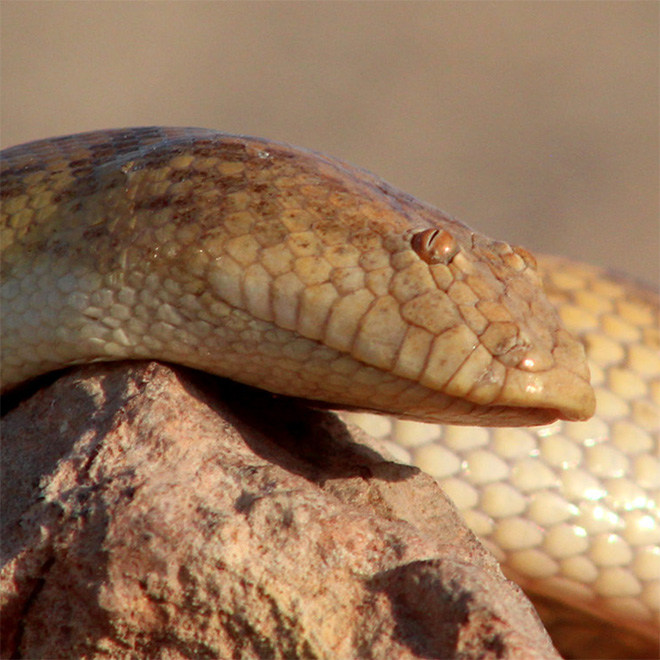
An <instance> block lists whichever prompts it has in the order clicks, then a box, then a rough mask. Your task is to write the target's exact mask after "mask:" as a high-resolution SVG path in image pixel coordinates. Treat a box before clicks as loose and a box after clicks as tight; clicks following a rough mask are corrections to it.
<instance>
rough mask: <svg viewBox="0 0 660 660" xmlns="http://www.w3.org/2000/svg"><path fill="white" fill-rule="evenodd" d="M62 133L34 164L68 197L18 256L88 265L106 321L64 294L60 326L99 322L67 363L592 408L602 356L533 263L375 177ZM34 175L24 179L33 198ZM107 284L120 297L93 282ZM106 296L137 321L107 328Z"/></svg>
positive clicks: (535, 418) (201, 147)
mask: <svg viewBox="0 0 660 660" xmlns="http://www.w3.org/2000/svg"><path fill="white" fill-rule="evenodd" d="M28 146H30V145H28ZM47 147H48V148H45V147H44V145H43V144H40V149H39V150H37V151H36V152H35V154H36V155H35V156H34V157H32V160H30V161H29V162H30V163H31V167H32V174H31V176H34V174H33V172H34V168H35V167H37V166H38V165H37V164H35V163H36V161H35V159H38V162H39V163H45V165H43V170H44V172H46V173H48V177H52V181H53V182H54V183H51V184H47V181H50V180H51V179H44V178H43V177H42V178H41V179H40V186H41V188H40V189H41V190H43V188H44V185H52V186H55V187H58V186H59V188H58V190H57V191H56V193H57V194H56V195H55V196H54V198H55V197H56V198H57V199H58V200H62V201H60V202H59V206H56V207H55V208H54V209H52V211H49V213H48V214H47V217H48V221H47V222H44V223H43V224H42V225H40V226H38V227H35V228H34V229H33V231H31V233H30V235H27V234H26V235H25V236H24V237H22V238H21V240H22V241H24V243H23V244H18V247H17V246H16V245H14V246H13V248H11V249H12V250H14V252H13V253H12V254H14V256H13V257H12V259H13V262H12V263H16V264H18V266H17V268H18V270H20V269H21V268H22V266H21V260H23V261H25V260H27V259H28V257H27V256H26V257H21V254H25V255H32V256H30V257H29V258H30V259H33V260H34V263H31V264H29V266H28V270H29V269H32V270H35V269H38V268H39V267H41V266H39V263H38V262H39V260H40V259H41V260H43V259H45V258H46V257H43V255H48V257H47V258H49V259H53V260H55V261H57V260H58V259H59V261H58V265H57V266H56V267H54V268H53V270H54V271H55V272H63V266H62V263H61V260H62V256H61V255H63V254H64V255H65V256H64V258H65V259H67V260H68V262H69V263H71V264H72V268H71V269H70V270H71V272H69V273H67V274H66V276H67V277H68V280H67V284H66V286H67V287H68V288H69V289H71V288H72V287H75V286H76V284H75V282H74V280H75V279H76V278H79V279H80V282H81V285H80V286H81V287H87V290H86V293H85V295H86V296H88V297H89V299H90V300H94V301H95V304H94V305H91V304H90V310H93V315H94V318H93V319H92V320H93V323H92V320H90V318H89V316H90V314H92V311H89V310H88V311H86V310H85V309H82V310H81V303H80V300H81V298H80V296H79V297H78V298H77V301H78V302H77V305H78V309H76V310H70V311H67V307H66V305H67V304H68V303H66V302H63V303H61V307H62V310H63V311H58V312H57V313H58V314H60V317H61V320H60V321H59V323H60V325H62V324H65V325H66V327H67V328H74V329H75V327H76V324H78V325H80V326H81V330H80V332H79V333H78V335H77V336H76V335H75V333H74V332H73V330H72V331H71V340H70V344H71V347H70V350H69V348H68V345H67V344H66V341H68V337H65V336H64V333H62V332H60V333H59V337H58V342H59V343H58V346H57V350H58V355H62V356H64V357H63V358H62V361H63V362H68V363H73V362H82V361H88V360H90V359H94V360H99V359H110V358H111V357H112V358H117V357H128V358H144V357H149V358H157V359H164V360H169V361H173V362H181V363H185V364H188V365H191V366H194V367H198V368H201V369H205V370H207V371H211V372H214V373H218V374H220V375H223V376H229V377H232V378H235V379H238V380H241V381H243V382H246V383H248V384H252V385H256V386H260V387H264V388H266V389H270V390H272V391H274V392H278V393H282V394H288V395H293V396H298V397H304V398H307V399H312V400H317V401H324V402H326V403H329V404H331V405H334V406H337V407H353V408H361V409H366V410H374V411H379V412H386V413H390V414H399V415H404V416H407V417H411V418H414V419H420V420H425V421H444V422H450V423H466V424H490V425H528V424H537V423H546V422H549V421H552V420H554V419H556V418H564V419H584V418H587V417H589V416H590V415H591V414H592V413H593V410H594V395H593V391H592V389H591V387H590V385H589V372H588V368H587V365H586V361H585V356H584V351H583V349H582V346H581V345H580V344H579V343H578V342H577V341H576V340H575V339H573V338H572V337H571V336H570V335H569V334H568V333H567V332H566V330H564V328H563V327H562V326H561V323H560V321H559V319H558V316H557V314H556V313H555V310H554V309H553V308H552V306H551V305H550V303H549V302H548V300H547V299H546V297H545V294H544V292H543V290H542V285H541V281H540V278H539V275H538V274H537V271H536V266H535V263H534V259H533V258H532V257H531V256H530V255H529V254H528V253H527V252H526V251H524V250H522V249H519V248H512V247H510V246H509V245H507V244H506V243H501V242H495V241H491V240H489V239H487V238H486V237H484V236H481V235H480V234H477V233H475V232H473V231H471V230H470V229H468V228H467V227H465V226H464V225H462V224H460V223H459V222H457V221H455V220H452V219H451V218H448V217H447V216H445V215H444V214H442V213H441V212H439V211H438V210H436V209H434V208H432V207H430V206H428V205H425V204H423V203H421V202H419V201H417V200H415V199H414V198H412V197H410V196H408V195H406V194H404V193H402V192H400V191H398V190H396V189H394V188H393V187H391V186H389V185H388V184H386V183H384V182H383V181H382V180H380V179H378V178H377V177H374V176H373V175H370V174H369V173H367V172H364V171H362V170H358V169H355V168H353V167H351V166H349V165H347V164H345V163H343V162H341V161H337V160H334V159H331V158H328V157H326V156H323V155H321V154H316V153H312V152H308V151H304V150H300V149H295V148H291V147H289V146H286V145H282V144H277V143H272V142H268V141H265V140H258V139H252V138H242V137H233V136H228V135H225V134H222V133H215V132H212V131H201V130H197V129H131V130H129V131H108V132H103V133H99V134H88V135H82V136H78V137H77V138H76V139H74V140H71V139H69V140H68V142H66V143H62V144H55V143H54V142H52V143H49V144H48V145H47ZM51 151H52V152H53V153H55V155H53V156H49V155H48V154H49V153H50V152H51ZM98 154H103V155H104V156H105V160H104V161H102V162H97V160H98ZM108 154H110V155H108ZM22 157H23V158H24V160H25V154H22ZM49 159H50V161H52V162H50V161H49ZM28 160H29V159H28ZM68 162H71V163H75V167H76V168H77V170H75V171H74V169H73V168H70V169H68V170H67V167H68V166H67V163H68ZM10 165H11V164H10ZM22 167H23V168H24V166H23V165H21V163H20V162H17V164H16V166H15V167H14V168H13V169H12V167H11V166H10V167H9V168H8V170H7V171H8V172H18V174H17V176H20V172H21V171H23V170H22V169H21V168H22ZM76 171H79V172H83V173H86V174H85V175H84V176H86V177H88V179H89V180H85V181H80V180H76ZM90 171H91V175H90V174H89V172H90ZM44 176H46V175H44ZM44 181H46V184H45V183H44ZM19 183H20V182H17V181H13V182H12V186H11V188H12V190H13V189H15V190H16V191H17V192H16V194H17V195H23V197H21V199H23V200H24V197H25V195H26V194H27V193H26V187H25V186H23V185H22V184H21V185H19ZM27 192H29V190H28V191H27ZM11 204H12V202H11V201H10V202H8V208H12V206H11ZM21 205H22V206H21V207H22V208H23V207H24V205H25V202H24V201H22V202H21ZM35 224H38V223H35ZM53 236H54V237H55V238H53ZM30 241H31V242H32V243H31V244H29V245H28V243H29V242H30ZM49 241H51V242H52V246H50V247H49ZM35 246H38V247H35ZM35 254H36V255H41V256H36V257H35V256H34V255H35ZM9 261H11V260H9ZM64 266H66V264H64ZM41 269H42V270H43V268H41ZM64 271H66V268H64ZM94 278H96V279H94ZM96 280H98V286H99V288H102V289H103V291H104V292H105V293H104V296H105V298H103V297H102V296H96V297H94V296H91V295H89V290H88V289H89V286H90V284H89V283H90V282H91V281H94V282H96ZM104 299H107V300H110V301H111V303H114V307H113V308H112V309H116V308H117V307H118V305H119V303H120V302H121V308H122V311H121V313H122V315H123V316H124V317H126V315H127V314H128V315H129V316H130V317H131V318H129V319H128V320H126V321H125V322H123V324H122V323H121V321H119V322H117V323H114V322H113V323H109V322H108V323H105V322H104V320H103V318H101V317H102V315H103V314H104V313H106V312H105V311H104V309H102V308H101V309H100V303H99V302H98V301H99V300H104ZM122 301H132V302H130V303H129V302H122ZM111 303H108V305H110V304H111ZM101 307H102V306H101ZM125 308H128V309H127V310H126V309H125ZM112 309H110V307H109V309H108V312H107V313H108V314H109V315H111V314H112ZM74 314H78V316H81V318H82V319H83V320H81V321H80V322H78V320H72V317H73V315H74ZM85 314H87V327H84V319H85ZM77 318H78V317H76V319H77ZM99 318H100V319H101V320H99ZM92 325H93V326H94V328H96V327H98V331H97V330H96V329H94V328H92V327H91V326H92ZM106 326H107V328H109V330H108V332H107V333H106V329H105V328H106ZM103 333H106V334H103ZM117 337H118V338H119V339H121V341H119V339H117ZM104 342H105V344H104ZM27 352H29V351H27ZM67 356H68V357H67ZM36 369H37V370H39V369H40V370H41V371H43V370H44V369H45V368H44V367H42V366H39V367H36Z"/></svg>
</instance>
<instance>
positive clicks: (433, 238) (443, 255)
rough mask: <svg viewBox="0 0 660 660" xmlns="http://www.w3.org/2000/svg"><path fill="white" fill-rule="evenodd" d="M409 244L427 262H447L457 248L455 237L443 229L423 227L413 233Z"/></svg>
mask: <svg viewBox="0 0 660 660" xmlns="http://www.w3.org/2000/svg"><path fill="white" fill-rule="evenodd" d="M410 245H411V247H412V249H413V250H415V252H417V254H418V255H419V258H420V259H422V261H426V263H427V264H448V263H449V262H450V261H451V260H452V259H453V258H454V257H455V256H456V253H457V252H458V250H459V246H458V243H457V242H456V239H455V238H454V237H453V236H452V235H451V234H450V233H449V232H448V231H446V230H445V229H424V230H423V231H420V232H417V233H416V234H413V237H412V239H411V240H410Z"/></svg>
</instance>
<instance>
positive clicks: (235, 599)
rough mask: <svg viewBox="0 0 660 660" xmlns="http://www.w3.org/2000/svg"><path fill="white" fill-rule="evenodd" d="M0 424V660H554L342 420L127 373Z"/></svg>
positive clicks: (73, 383)
mask: <svg viewBox="0 0 660 660" xmlns="http://www.w3.org/2000/svg"><path fill="white" fill-rule="evenodd" d="M2 433H3V445H2V470H3V473H2V484H3V487H2V498H3V499H2V543H3V559H2V572H1V574H0V577H1V580H2V581H1V586H2V599H1V611H0V615H1V619H2V657H3V658H11V657H21V658H86V659H92V658H95V659H96V658H104V659H106V658H122V659H123V658H126V659H128V658H163V659H165V658H166V659H174V658H177V659H178V658H328V659H332V660H336V659H341V658H374V659H375V658H383V659H384V658H387V659H388V660H389V659H392V658H461V660H470V659H472V658H474V659H476V658H480V659H487V658H503V659H504V658H520V659H524V660H532V659H534V658H557V657H558V656H557V655H556V653H555V651H554V650H553V647H552V645H551V643H550V641H549V638H548V637H547V635H546V633H545V631H544V630H543V628H542V626H541V625H540V623H539V621H538V619H537V617H536V615H535V613H534V611H533V609H532V607H531V605H530V604H529V602H528V601H527V600H526V599H525V597H524V596H523V595H522V593H521V592H520V590H519V589H518V588H517V587H516V586H514V585H513V584H512V583H510V582H508V581H506V580H505V579H504V578H503V577H502V574H501V573H500V570H499V567H498V566H497V564H496V562H495V561H494V559H492V557H491V556H490V555H489V554H487V553H486V552H485V550H484V549H483V548H482V546H481V545H480V544H479V542H478V541H477V540H476V539H475V538H474V536H473V535H472V534H471V533H470V532H469V531H468V530H467V529H466V528H465V526H464V525H463V523H462V521H461V519H460V517H459V516H458V514H457V513H456V511H455V509H454V507H453V506H452V505H451V503H450V502H449V501H448V500H447V499H446V498H445V496H444V495H443V493H442V492H441V491H440V490H439V488H438V486H437V485H436V483H435V481H434V480H433V479H431V478H430V477H427V476H425V475H423V474H422V473H420V472H419V471H418V470H416V469H414V468H411V467H407V466H403V465H398V464H395V463H392V462H388V461H387V460H385V459H384V458H383V456H382V455H381V453H379V452H380V451H381V448H380V447H379V446H378V445H377V444H376V443H375V442H374V441H373V440H371V439H369V438H367V437H366V436H364V435H361V434H358V432H357V431H355V430H351V431H349V430H348V429H347V428H346V426H345V425H344V423H343V422H342V421H341V420H340V419H339V418H337V417H336V416H335V415H334V414H332V413H326V412H319V411H316V410H311V409H309V408H307V407H306V406H305V405H303V404H301V403H300V402H295V401H291V400H289V399H285V398H281V397H277V396H274V395H270V394H267V393H264V392H259V391H256V390H252V389H249V388H245V387H242V386H240V385H237V384H235V383H230V382H227V381H222V380H219V379H214V378H211V377H207V376H205V375H201V374H197V373H194V372H190V371H187V370H185V369H176V370H173V369H170V368H168V367H165V366H162V365H159V364H156V363H132V364H127V363H124V364H121V363H119V364H114V365H94V366H90V367H85V368H81V369H78V370H75V371H71V372H70V373H68V374H65V375H64V376H63V377H61V378H60V379H58V380H57V381H55V382H54V383H52V384H51V385H49V386H46V387H44V388H43V389H41V390H39V391H38V392H37V393H36V394H34V396H32V397H31V398H29V399H27V400H25V401H24V402H23V403H21V404H20V405H19V406H18V407H17V408H15V409H14V410H12V411H10V412H9V413H7V415H6V416H5V418H4V419H3V422H2ZM353 438H356V439H358V440H359V443H360V444H357V443H356V442H355V441H354V439H353Z"/></svg>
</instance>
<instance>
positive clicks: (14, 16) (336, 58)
mask: <svg viewBox="0 0 660 660" xmlns="http://www.w3.org/2000/svg"><path fill="white" fill-rule="evenodd" d="M658 11H659V10H658V3H656V2H634V1H633V2H499V3H490V2H431V3H426V2H406V3H403V2H388V3H353V2H300V3H299V2H293V3H289V2H276V3H261V2H250V3H248V2H234V3H224V2H148V3H147V2H144V3H143V2H94V3H92V2H48V3H41V2H26V1H20V2H10V1H5V2H3V3H2V5H1V19H2V20H1V30H2V34H1V35H0V36H1V44H2V52H1V55H2V70H1V83H2V97H1V113H0V122H1V124H0V127H1V134H0V135H1V142H2V145H3V146H8V145H10V144H16V143H19V142H23V141H27V140H32V139H37V138H41V137H47V136H51V135H56V134H64V133H72V132H77V131H83V130H88V129H95V128H102V127H120V126H129V125H140V124H141V125H144V124H173V125H196V126H206V127H212V128H219V129H222V130H226V131H229V132H236V133H246V134H251V135H261V136H265V137H269V138H273V139H278V140H283V141H286V142H290V143H293V144H298V145H302V146H307V147H310V148H314V149H318V150H322V151H326V152H329V153H331V154H333V155H335V156H340V157H343V158H345V159H347V160H349V161H351V162H353V163H355V164H358V165H361V166H363V167H366V168H368V169H370V170H372V171H375V172H377V173H378V174H380V175H381V176H383V177H384V178H385V179H387V180H389V181H390V182H392V183H395V184H396V185H398V186H400V187H401V188H403V189H405V190H407V191H408V192H411V193H413V194H416V195H418V196H419V197H422V198H423V199H425V200H427V201H429V202H431V203H433V204H436V205H437V206H440V207H441V208H443V209H445V210H446V211H448V212H449V213H451V214H453V215H455V216H457V217H459V218H461V219H462V220H464V221H465V222H467V223H468V224H470V225H472V226H473V227H475V228H478V229H479V230H481V231H483V232H485V233H488V234H490V235H492V236H496V237H498V238H502V239H506V240H509V241H511V242H515V243H521V244H524V245H526V246H527V247H530V248H533V249H536V250H543V251H546V252H555V253H563V254H566V255H569V256H572V257H576V258H580V259H583V260H586V261H590V262H594V263H600V264H604V265H608V266H612V267H615V268H617V269H620V270H622V271H627V272H629V273H632V274H635V275H637V276H639V277H642V278H644V279H646V280H647V281H649V282H652V283H657V281H658V250H659V222H658V215H659V201H658V197H659V193H658V175H659V172H658V149H659V146H658V97H659V89H658V87H659V84H658V79H659V75H658Z"/></svg>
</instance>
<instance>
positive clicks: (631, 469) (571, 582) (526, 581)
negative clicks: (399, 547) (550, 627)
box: [348, 261, 660, 636]
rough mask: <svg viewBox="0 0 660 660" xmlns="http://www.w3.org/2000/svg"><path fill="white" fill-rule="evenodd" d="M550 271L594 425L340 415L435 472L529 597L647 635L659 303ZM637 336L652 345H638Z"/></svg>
mask: <svg viewBox="0 0 660 660" xmlns="http://www.w3.org/2000/svg"><path fill="white" fill-rule="evenodd" d="M545 263H546V262H545V261H543V262H542V264H545ZM549 265H553V264H549ZM553 272H557V273H560V274H559V275H558V276H557V277H556V278H555V279H554V280H551V279H550V278H548V286H549V288H550V290H551V292H552V295H553V297H554V300H555V302H556V304H558V306H559V308H560V313H561V315H562V317H563V320H564V322H565V323H566V324H567V325H568V327H569V329H570V330H572V331H573V332H575V333H576V334H578V335H581V336H582V337H584V338H585V343H586V347H587V354H588V357H589V359H590V367H591V369H592V374H595V380H596V385H597V388H596V393H597V400H598V407H597V412H596V415H595V417H593V418H592V419H591V420H589V421H587V422H556V423H554V424H551V425H547V426H545V427H537V428H529V429H484V428H466V427H450V426H445V427H442V426H436V425H426V424H419V423H416V422H407V421H401V420H388V422H387V423H386V421H385V420H384V419H383V418H379V417H374V416H370V415H366V414H357V413H350V414H349V415H348V416H349V417H350V418H351V419H352V420H353V421H355V422H357V423H358V424H359V425H360V426H362V427H363V428H365V429H367V430H368V431H369V432H371V433H372V434H373V435H375V436H377V437H379V438H383V439H387V440H391V441H393V442H394V443H397V444H398V449H397V451H396V455H397V457H398V458H399V460H406V461H408V462H410V463H412V464H414V465H417V466H418V467H420V468H421V469H422V470H424V471H426V472H428V473H429V474H431V475H432V476H434V477H436V478H437V479H438V481H439V482H440V484H441V485H442V486H443V488H444V489H445V491H446V492H447V493H448V494H449V495H450V497H452V499H453V500H454V502H455V503H456V505H457V506H458V508H459V509H460V510H461V511H462V512H463V514H464V515H465V518H466V520H467V522H468V524H470V525H471V526H472V528H473V530H474V531H475V533H477V534H478V535H480V536H481V538H482V539H483V541H484V542H485V544H486V545H487V546H488V547H489V548H490V549H491V550H492V551H493V552H494V554H495V555H496V557H498V559H500V560H501V561H502V562H503V564H504V566H505V570H506V572H507V573H509V574H510V575H511V576H514V577H516V579H518V580H521V582H522V584H523V585H525V587H526V588H527V589H529V590H530V591H531V592H533V593H539V594H547V595H551V596H553V597H559V598H564V599H566V602H567V603H568V602H570V603H573V604H574V603H575V602H576V599H577V601H578V602H579V603H580V606H581V607H582V608H584V609H585V610H586V611H593V612H598V613H600V614H602V613H605V615H606V616H609V618H610V619H611V620H612V621H613V622H615V623H616V624H617V625H620V624H621V622H622V621H628V622H629V625H630V626H631V628H633V629H635V628H636V629H638V630H639V631H641V632H642V633H644V631H646V633H647V634H649V635H650V636H652V635H655V634H656V633H654V632H653V631H654V630H657V627H656V626H657V621H658V617H659V616H660V614H659V611H658V610H659V606H660V599H659V587H658V584H659V582H660V516H659V514H658V505H659V504H660V448H659V447H658V442H659V440H658V438H659V433H660V428H659V427H660V411H659V410H658V407H657V401H656V400H654V399H653V392H654V391H655V392H657V390H658V383H660V352H659V347H658V343H657V336H658V327H659V326H658V317H657V303H655V306H654V304H653V303H652V302H651V303H648V302H647V301H646V300H645V299H644V298H635V297H634V296H633V297H630V299H628V298H626V293H625V289H623V288H621V287H620V286H618V284H617V283H616V282H615V281H613V282H612V285H611V286H607V281H606V280H605V284H603V282H604V280H603V274H602V273H601V272H599V271H593V272H591V273H590V272H587V273H586V276H585V273H584V272H581V273H577V272H572V271H571V268H570V265H569V264H566V263H564V264H562V268H561V269H557V270H554V271H553ZM596 280H598V282H599V286H595V284H594V283H595V281H596ZM560 286H561V287H563V290H562V289H560V288H559V287H560ZM575 291H577V292H578V293H577V294H575V293H574V294H571V292H575ZM628 295H629V294H628ZM576 299H579V304H580V305H582V306H583V307H578V306H577V302H576ZM614 308H618V309H619V313H621V314H625V316H624V318H618V317H616V318H615V317H613V316H612V313H613V312H612V310H613V309H614ZM642 337H647V338H651V340H650V342H649V343H647V344H643V345H640V343H639V342H640V341H641V338H642ZM642 356H643V357H642ZM635 410H642V411H644V414H643V415H642V416H636V415H635ZM651 413H654V414H655V421H654V422H650V419H651V417H652V415H651ZM401 448H405V453H403V452H401Z"/></svg>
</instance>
